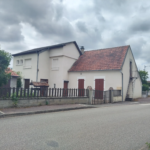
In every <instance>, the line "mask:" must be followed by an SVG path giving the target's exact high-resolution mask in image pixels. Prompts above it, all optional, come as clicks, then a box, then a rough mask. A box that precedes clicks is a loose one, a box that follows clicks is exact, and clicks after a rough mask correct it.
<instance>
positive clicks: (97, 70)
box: [68, 69, 121, 72]
mask: <svg viewBox="0 0 150 150" xmlns="http://www.w3.org/2000/svg"><path fill="white" fill-rule="evenodd" d="M120 70H121V69H106V70H80V71H68V72H89V71H120Z"/></svg>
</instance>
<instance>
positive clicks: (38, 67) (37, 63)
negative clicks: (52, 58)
mask: <svg viewBox="0 0 150 150" xmlns="http://www.w3.org/2000/svg"><path fill="white" fill-rule="evenodd" d="M38 72H39V52H37V71H36V82H38Z"/></svg>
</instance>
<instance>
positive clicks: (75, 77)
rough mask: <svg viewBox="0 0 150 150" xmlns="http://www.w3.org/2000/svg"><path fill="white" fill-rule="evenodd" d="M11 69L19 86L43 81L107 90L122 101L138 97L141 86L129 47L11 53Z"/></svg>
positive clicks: (74, 45)
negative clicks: (18, 78)
mask: <svg viewBox="0 0 150 150" xmlns="http://www.w3.org/2000/svg"><path fill="white" fill-rule="evenodd" d="M13 56H14V59H13V70H14V71H20V72H21V73H22V76H23V86H24V87H25V88H29V85H30V83H31V82H32V81H34V82H35V81H36V82H46V83H48V84H49V87H50V88H80V89H82V88H87V86H92V88H93V89H96V90H102V91H105V90H108V89H110V88H113V89H120V90H121V91H122V100H125V99H126V98H138V97H141V93H142V83H141V79H140V76H139V74H138V69H137V66H136V62H135V60H134V57H133V53H132V51H131V47H130V46H121V47H114V48H107V49H98V50H91V51H84V49H83V47H82V49H81V50H80V49H79V47H78V45H77V43H76V42H75V41H73V42H67V43H61V44H57V45H52V46H46V47H41V48H35V49H32V50H28V51H23V52H20V53H17V54H14V55H13Z"/></svg>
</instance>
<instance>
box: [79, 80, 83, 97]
mask: <svg viewBox="0 0 150 150" xmlns="http://www.w3.org/2000/svg"><path fill="white" fill-rule="evenodd" d="M78 89H79V90H78V95H79V96H84V79H79V80H78Z"/></svg>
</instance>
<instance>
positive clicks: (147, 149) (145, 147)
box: [139, 145, 149, 150]
mask: <svg viewBox="0 0 150 150" xmlns="http://www.w3.org/2000/svg"><path fill="white" fill-rule="evenodd" d="M139 150H149V148H148V147H147V145H146V146H143V147H142V148H140V149H139Z"/></svg>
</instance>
